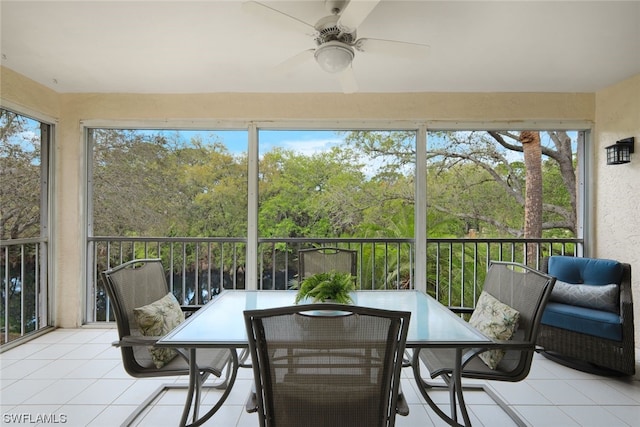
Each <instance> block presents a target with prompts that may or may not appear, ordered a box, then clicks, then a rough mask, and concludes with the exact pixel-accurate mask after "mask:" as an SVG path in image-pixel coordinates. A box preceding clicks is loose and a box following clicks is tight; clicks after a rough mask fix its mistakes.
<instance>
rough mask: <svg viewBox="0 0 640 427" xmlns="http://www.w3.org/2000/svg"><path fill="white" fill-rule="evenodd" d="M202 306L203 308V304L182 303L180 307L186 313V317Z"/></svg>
mask: <svg viewBox="0 0 640 427" xmlns="http://www.w3.org/2000/svg"><path fill="white" fill-rule="evenodd" d="M201 308H202V305H181V306H180V309H181V310H182V312H183V313H184V317H185V319H186V318H187V317H189V316H191V315H192V314H193V313H195V312H196V311H198V310H200V309H201Z"/></svg>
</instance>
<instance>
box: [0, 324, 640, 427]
mask: <svg viewBox="0 0 640 427" xmlns="http://www.w3.org/2000/svg"><path fill="white" fill-rule="evenodd" d="M115 339H116V331H115V330H114V329H91V328H85V329H58V330H55V331H53V332H50V333H48V334H45V335H43V336H41V337H39V338H36V339H35V340H32V341H30V342H28V343H25V344H23V345H21V346H19V347H16V348H14V349H11V350H9V351H6V352H4V353H3V354H1V355H0V381H1V391H0V416H1V417H2V418H1V421H0V425H24V424H27V425H58V426H59V425H65V426H108V427H112V426H116V425H120V423H121V422H122V421H123V420H125V419H126V418H127V417H128V415H129V414H130V413H131V412H132V411H133V410H134V409H135V408H136V406H137V405H138V404H139V403H141V402H142V401H143V400H144V399H145V398H146V397H147V396H149V395H150V394H151V393H152V392H153V391H154V390H155V389H156V388H157V387H158V386H160V385H161V384H164V383H167V382H186V379H185V378H174V379H170V380H167V379H163V380H156V379H144V380H135V379H133V378H131V377H129V376H128V375H127V374H126V373H125V372H124V370H123V369H122V365H121V359H120V353H119V350H117V349H116V348H114V347H112V346H111V342H113V341H114V340H115ZM251 378H252V372H251V370H249V369H240V372H239V374H238V380H237V382H236V385H235V386H234V388H233V391H232V393H231V395H230V397H229V399H228V400H227V402H226V403H225V405H224V406H223V408H222V409H221V410H220V411H219V412H218V413H217V414H216V415H215V416H214V417H213V418H212V419H211V420H210V421H209V422H207V423H206V425H210V426H221V427H234V426H235V427H245V426H257V425H258V418H257V415H256V414H247V413H246V412H245V411H244V403H245V400H246V397H247V395H248V393H249V389H250V387H251ZM402 382H403V385H402V387H403V391H404V393H405V395H406V397H407V400H408V402H409V405H410V409H411V413H410V414H409V416H408V417H398V418H397V425H398V426H399V427H419V426H443V425H445V423H444V422H442V421H441V420H440V419H439V418H438V417H437V416H436V415H435V414H434V413H433V412H432V411H431V409H430V408H429V407H428V406H427V405H426V404H425V402H424V400H423V399H422V397H421V396H420V395H419V393H418V392H417V390H416V389H415V383H414V382H413V380H412V372H411V371H410V370H408V369H405V372H403V379H402ZM491 387H492V388H493V389H494V390H495V391H496V392H497V393H498V394H499V395H500V396H502V397H503V398H504V399H505V400H506V401H507V402H508V404H509V405H510V406H511V407H512V408H513V409H514V410H515V411H517V412H518V413H519V414H520V415H521V416H522V417H523V418H524V419H525V420H526V422H527V423H528V424H530V425H531V426H544V427H547V426H555V427H557V426H596V427H614V426H639V425H640V381H638V380H635V381H634V380H632V379H629V378H627V379H621V378H607V377H599V376H595V375H591V374H586V373H583V372H580V371H576V370H573V369H569V368H566V367H563V366H560V365H558V364H556V363H554V362H551V361H549V360H547V359H545V358H543V357H540V356H536V358H535V360H534V363H533V367H532V370H531V373H530V374H529V377H528V378H527V379H526V380H525V381H522V382H519V383H498V382H492V383H491ZM216 393H220V392H219V391H208V392H207V395H206V396H205V402H209V401H213V399H214V398H215V396H213V394H216ZM465 396H466V399H467V403H468V407H469V409H470V412H471V418H472V422H473V425H474V426H490V427H495V426H512V425H514V423H513V422H512V421H511V420H510V419H509V418H508V417H507V416H506V414H505V413H504V412H503V411H502V410H501V409H500V408H499V407H498V406H497V405H496V404H495V403H494V402H493V401H492V400H491V399H490V398H489V397H488V395H486V394H485V393H482V392H470V393H467V394H466V395H465ZM434 398H435V400H436V401H437V403H438V404H440V403H442V404H445V403H447V402H448V397H447V394H446V393H445V392H437V393H436V394H435V395H434ZM183 402H184V392H181V391H170V392H166V393H165V394H164V395H162V396H161V397H160V398H159V399H158V400H157V401H156V402H154V404H153V405H152V406H151V407H150V408H149V409H148V410H147V411H146V412H145V413H144V414H143V415H141V416H140V417H139V418H138V420H137V425H139V426H154V427H155V426H174V425H176V424H177V423H178V419H179V417H180V414H181V412H182V405H183ZM205 405H206V403H205ZM205 409H206V406H205Z"/></svg>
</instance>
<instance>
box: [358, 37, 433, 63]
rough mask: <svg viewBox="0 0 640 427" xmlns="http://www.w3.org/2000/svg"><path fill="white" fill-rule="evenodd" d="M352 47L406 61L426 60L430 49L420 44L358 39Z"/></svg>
mask: <svg viewBox="0 0 640 427" xmlns="http://www.w3.org/2000/svg"><path fill="white" fill-rule="evenodd" d="M354 47H355V48H356V50H359V51H360V52H366V53H375V54H383V55H389V56H395V57H398V58H407V59H422V58H426V56H427V54H428V53H429V49H430V46H429V45H426V44H421V43H410V42H401V41H395V40H383V39H368V38H363V39H358V40H357V41H356V44H355V46H354Z"/></svg>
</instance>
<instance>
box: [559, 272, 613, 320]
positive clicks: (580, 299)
mask: <svg viewBox="0 0 640 427" xmlns="http://www.w3.org/2000/svg"><path fill="white" fill-rule="evenodd" d="M549 300H550V301H555V302H561V303H563V304H570V305H578V306H580V307H587V308H593V309H596V310H605V311H611V312H613V313H618V307H619V306H620V287H619V286H618V285H616V284H615V283H614V284H611V285H574V284H573V283H565V282H561V281H560V280H556V284H555V285H554V287H553V290H552V291H551V295H550V296H549Z"/></svg>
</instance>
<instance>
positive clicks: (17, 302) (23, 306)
mask: <svg viewBox="0 0 640 427" xmlns="http://www.w3.org/2000/svg"><path fill="white" fill-rule="evenodd" d="M46 260H47V241H46V240H45V239H41V238H31V239H12V240H3V241H1V242H0V283H1V284H2V287H1V290H0V292H2V295H0V297H1V298H0V299H1V302H0V326H1V334H0V345H4V344H7V343H9V342H10V341H13V340H15V339H17V338H20V337H23V336H25V335H26V334H29V333H31V332H35V331H37V330H39V329H41V328H44V327H46V326H48V324H47V323H48V319H47V317H48V315H47V293H48V289H47V288H48V286H47V261H46Z"/></svg>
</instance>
